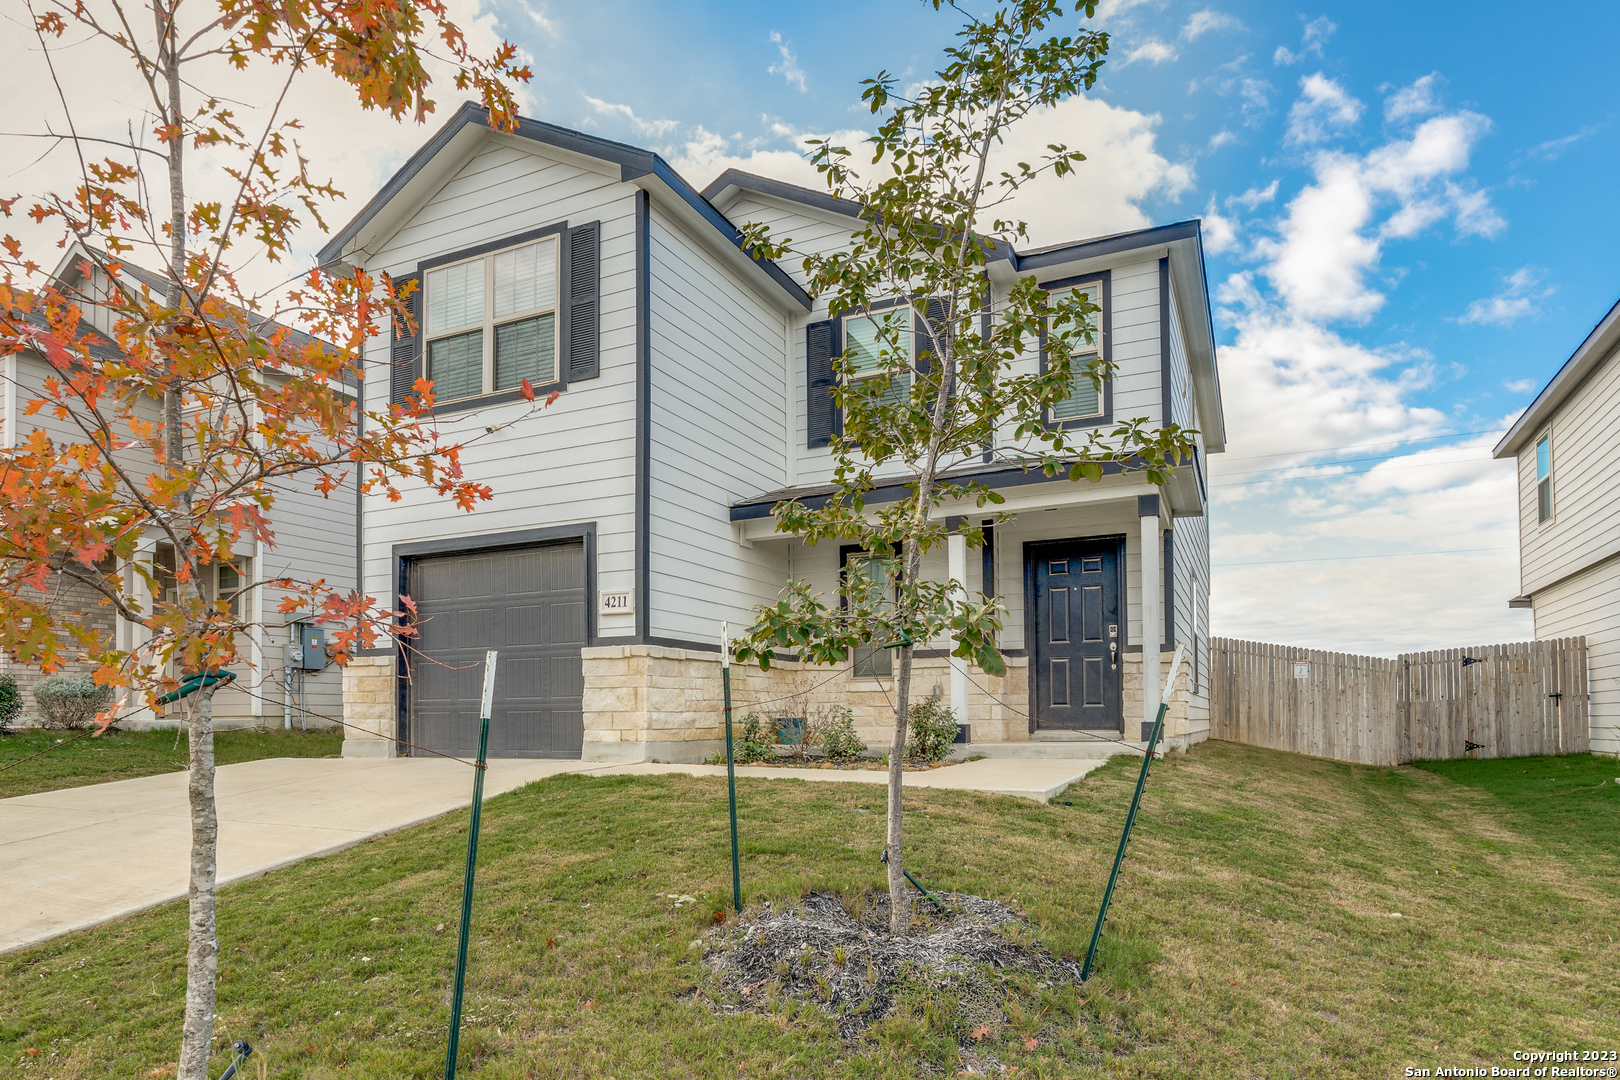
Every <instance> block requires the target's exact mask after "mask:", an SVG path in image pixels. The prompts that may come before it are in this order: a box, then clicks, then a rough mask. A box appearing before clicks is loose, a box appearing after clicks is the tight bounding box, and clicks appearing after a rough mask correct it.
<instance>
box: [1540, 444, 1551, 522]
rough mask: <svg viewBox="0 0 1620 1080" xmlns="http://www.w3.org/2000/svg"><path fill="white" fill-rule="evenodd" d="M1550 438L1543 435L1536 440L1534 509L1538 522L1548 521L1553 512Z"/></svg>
mask: <svg viewBox="0 0 1620 1080" xmlns="http://www.w3.org/2000/svg"><path fill="white" fill-rule="evenodd" d="M1551 438H1552V436H1551V435H1543V436H1542V437H1541V438H1540V439H1538V440H1536V509H1537V512H1538V513H1539V514H1540V517H1539V519H1538V520H1540V521H1547V520H1549V519H1550V518H1551V517H1552V512H1553V505H1552V445H1551V443H1550V442H1549V440H1550V439H1551Z"/></svg>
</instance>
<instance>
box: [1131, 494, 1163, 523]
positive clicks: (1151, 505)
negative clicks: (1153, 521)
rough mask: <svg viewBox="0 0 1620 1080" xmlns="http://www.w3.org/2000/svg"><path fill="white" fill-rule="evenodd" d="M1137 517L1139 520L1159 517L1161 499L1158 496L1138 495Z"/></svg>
mask: <svg viewBox="0 0 1620 1080" xmlns="http://www.w3.org/2000/svg"><path fill="white" fill-rule="evenodd" d="M1136 516H1137V517H1139V518H1145V517H1158V516H1159V497H1158V496H1157V495H1138V496H1137V497H1136Z"/></svg>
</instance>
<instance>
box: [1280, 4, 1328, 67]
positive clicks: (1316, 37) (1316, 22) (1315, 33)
mask: <svg viewBox="0 0 1620 1080" xmlns="http://www.w3.org/2000/svg"><path fill="white" fill-rule="evenodd" d="M1338 28H1339V27H1338V24H1337V23H1335V22H1333V21H1332V20H1331V19H1329V18H1328V17H1327V16H1326V15H1323V16H1322V17H1320V18H1317V19H1312V20H1311V21H1310V22H1308V23H1306V24H1305V29H1304V31H1303V32H1302V33H1301V35H1300V44H1299V51H1298V52H1294V51H1293V50H1292V49H1289V48H1288V47H1287V46H1284V45H1279V46H1277V51H1276V52H1274V53H1272V54H1271V62H1272V63H1274V64H1277V65H1278V66H1287V65H1292V64H1297V63H1299V62H1300V61H1301V60H1303V59H1305V58H1306V57H1307V56H1315V57H1316V58H1317V59H1318V60H1320V59H1321V58H1322V46H1323V44H1325V43H1326V42H1327V39H1328V38H1330V37H1332V36H1333V32H1334V31H1335V30H1337V29H1338Z"/></svg>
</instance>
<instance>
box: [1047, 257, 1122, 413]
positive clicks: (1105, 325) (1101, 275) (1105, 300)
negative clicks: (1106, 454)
mask: <svg viewBox="0 0 1620 1080" xmlns="http://www.w3.org/2000/svg"><path fill="white" fill-rule="evenodd" d="M1094 281H1100V282H1102V304H1101V305H1100V306H1101V307H1102V325H1101V326H1099V327H1098V328H1097V335H1098V337H1099V338H1101V339H1102V345H1101V348H1100V352H1101V353H1102V358H1103V361H1104V362H1105V363H1112V362H1113V359H1114V274H1113V271H1111V270H1099V271H1098V272H1096V273H1094V274H1080V275H1078V276H1076V277H1067V278H1059V279H1057V280H1056V281H1042V282H1039V283H1038V284H1039V285H1040V287H1041V288H1043V289H1046V290H1048V291H1050V290H1052V289H1067V288H1069V287H1071V286H1075V285H1089V284H1091V283H1092V282H1094ZM1038 351H1039V354H1040V369H1041V373H1042V374H1043V375H1044V374H1045V373H1046V327H1045V325H1044V324H1043V325H1042V326H1041V338H1040V347H1039V350H1038ZM1048 412H1050V410H1048ZM1113 422H1114V377H1113V376H1112V375H1109V376H1108V378H1106V379H1104V380H1103V384H1102V415H1100V416H1082V417H1079V418H1078V419H1075V420H1062V421H1055V422H1054V421H1053V420H1051V419H1050V418H1048V419H1047V421H1046V426H1047V427H1049V428H1061V429H1063V430H1065V431H1067V430H1069V429H1070V428H1088V427H1101V426H1103V425H1104V424H1112V423H1113Z"/></svg>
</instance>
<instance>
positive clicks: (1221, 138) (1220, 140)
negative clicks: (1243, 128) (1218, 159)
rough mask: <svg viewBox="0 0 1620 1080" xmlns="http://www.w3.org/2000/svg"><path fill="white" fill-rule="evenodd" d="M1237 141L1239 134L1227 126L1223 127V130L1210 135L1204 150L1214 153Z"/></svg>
mask: <svg viewBox="0 0 1620 1080" xmlns="http://www.w3.org/2000/svg"><path fill="white" fill-rule="evenodd" d="M1235 142H1237V135H1235V134H1234V133H1232V132H1231V131H1228V130H1227V129H1226V128H1221V130H1219V131H1217V132H1216V133H1215V134H1213V135H1211V136H1210V137H1209V142H1208V143H1207V144H1206V145H1205V146H1204V152H1205V153H1211V154H1212V153H1214V152H1215V151H1217V150H1219V149H1220V148H1221V147H1223V146H1226V145H1227V144H1229V143H1235Z"/></svg>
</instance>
